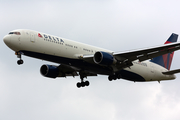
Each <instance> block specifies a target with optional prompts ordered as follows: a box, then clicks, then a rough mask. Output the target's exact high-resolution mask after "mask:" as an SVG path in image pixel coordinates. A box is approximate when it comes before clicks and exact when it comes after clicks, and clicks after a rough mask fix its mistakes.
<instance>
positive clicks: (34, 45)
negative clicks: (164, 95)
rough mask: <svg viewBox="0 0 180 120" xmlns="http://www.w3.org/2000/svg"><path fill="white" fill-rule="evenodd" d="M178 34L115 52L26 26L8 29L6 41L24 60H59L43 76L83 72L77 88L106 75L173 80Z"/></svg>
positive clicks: (45, 67)
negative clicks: (172, 68)
mask: <svg viewBox="0 0 180 120" xmlns="http://www.w3.org/2000/svg"><path fill="white" fill-rule="evenodd" d="M177 39H178V35H177V34H175V33H172V34H171V36H170V37H169V38H168V40H167V41H166V42H165V44H164V45H160V46H155V47H149V48H144V49H137V50H130V51H121V52H114V51H111V50H106V49H102V48H99V47H95V46H91V45H87V44H83V43H80V42H76V41H72V40H69V39H65V38H62V37H57V36H54V35H49V34H46V33H42V32H37V31H33V30H27V29H17V30H13V31H11V32H9V34H7V35H5V36H4V38H3V41H4V43H5V44H6V45H7V46H8V47H9V48H10V49H12V50H13V51H15V54H16V55H17V57H18V58H19V60H18V61H17V64H18V65H21V64H23V63H24V61H23V60H22V55H25V56H29V57H33V58H37V59H41V60H46V61H50V62H54V63H58V64H59V66H56V65H49V64H44V65H42V66H41V68H40V73H41V74H42V75H43V76H44V77H48V78H57V77H67V76H73V77H75V76H80V79H81V82H78V83H77V84H76V86H77V87H78V88H80V87H85V86H89V85H90V83H89V81H84V78H87V77H90V76H97V75H98V74H99V75H107V76H108V80H109V81H112V80H116V79H125V80H129V81H133V82H150V81H158V82H159V83H160V81H162V80H173V79H175V78H176V76H175V74H176V73H179V72H180V69H176V70H170V67H171V63H172V59H173V55H174V51H176V50H179V49H180V43H177Z"/></svg>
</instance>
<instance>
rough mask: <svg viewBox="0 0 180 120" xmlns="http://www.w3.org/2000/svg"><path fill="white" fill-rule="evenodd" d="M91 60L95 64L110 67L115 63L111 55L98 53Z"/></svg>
mask: <svg viewBox="0 0 180 120" xmlns="http://www.w3.org/2000/svg"><path fill="white" fill-rule="evenodd" d="M93 59H94V62H95V63H96V64H100V65H111V64H115V63H116V62H117V61H116V59H115V58H114V57H113V55H111V54H109V53H106V52H100V51H99V52H96V53H95V54H94V58H93Z"/></svg>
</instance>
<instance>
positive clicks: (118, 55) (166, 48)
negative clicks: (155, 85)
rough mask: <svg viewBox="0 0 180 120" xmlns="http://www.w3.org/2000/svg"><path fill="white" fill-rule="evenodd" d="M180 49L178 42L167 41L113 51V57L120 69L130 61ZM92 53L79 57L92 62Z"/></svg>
mask: <svg viewBox="0 0 180 120" xmlns="http://www.w3.org/2000/svg"><path fill="white" fill-rule="evenodd" d="M179 49H180V43H169V44H165V45H161V46H155V47H149V48H144V49H138V50H131V51H124V52H114V53H112V55H113V57H114V58H115V59H116V60H117V64H116V67H117V68H118V69H122V68H125V67H130V66H132V65H133V64H132V61H134V60H139V61H140V62H142V61H145V60H148V59H152V58H155V57H158V56H161V55H164V54H167V53H171V52H174V51H176V50H179ZM93 57H94V55H83V56H81V57H79V58H80V59H83V60H84V61H86V62H89V63H94V64H95V62H94V61H93Z"/></svg>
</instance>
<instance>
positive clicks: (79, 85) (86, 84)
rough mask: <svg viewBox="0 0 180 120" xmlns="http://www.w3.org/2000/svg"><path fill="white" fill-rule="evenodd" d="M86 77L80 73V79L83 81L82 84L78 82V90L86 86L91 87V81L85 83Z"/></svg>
mask: <svg viewBox="0 0 180 120" xmlns="http://www.w3.org/2000/svg"><path fill="white" fill-rule="evenodd" d="M85 77H86V76H85V75H83V74H82V73H81V72H80V79H81V82H78V83H77V84H76V86H77V87H78V88H80V87H85V86H89V84H90V83H89V81H85V82H84V80H83V79H84V78H85Z"/></svg>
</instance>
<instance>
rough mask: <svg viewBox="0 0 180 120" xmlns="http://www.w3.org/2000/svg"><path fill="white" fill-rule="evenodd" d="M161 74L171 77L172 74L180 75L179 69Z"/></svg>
mask: <svg viewBox="0 0 180 120" xmlns="http://www.w3.org/2000/svg"><path fill="white" fill-rule="evenodd" d="M162 73H163V74H165V75H173V74H176V73H180V69H177V70H170V71H167V72H162Z"/></svg>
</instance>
